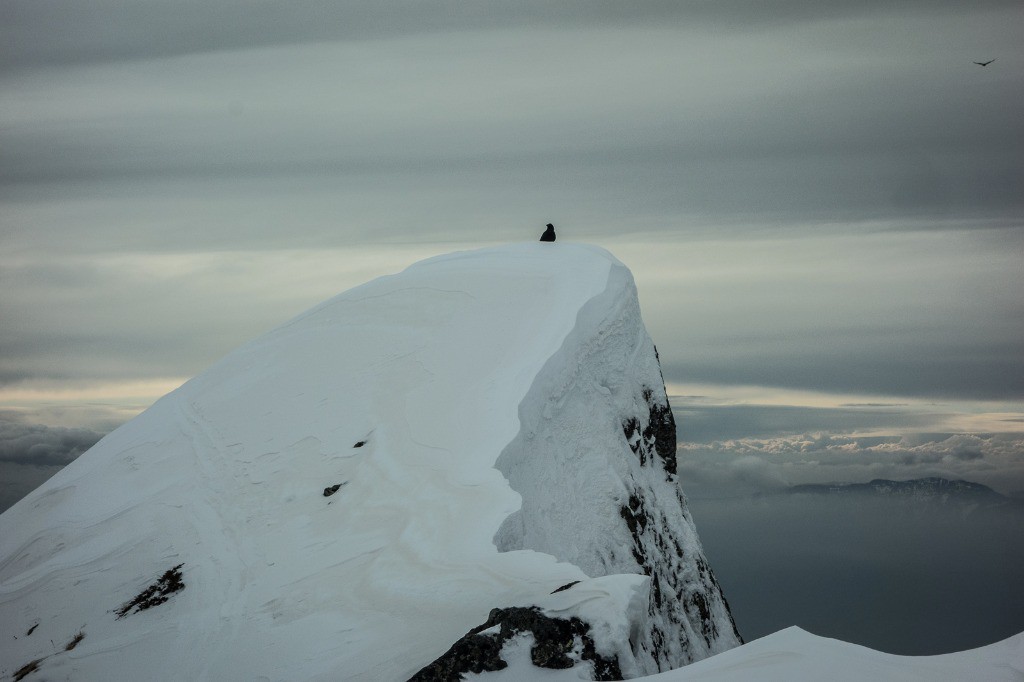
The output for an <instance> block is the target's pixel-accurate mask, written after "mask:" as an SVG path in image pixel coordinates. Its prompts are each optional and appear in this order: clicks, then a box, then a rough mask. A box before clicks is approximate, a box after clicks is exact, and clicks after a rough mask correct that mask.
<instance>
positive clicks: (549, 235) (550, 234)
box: [540, 223, 555, 242]
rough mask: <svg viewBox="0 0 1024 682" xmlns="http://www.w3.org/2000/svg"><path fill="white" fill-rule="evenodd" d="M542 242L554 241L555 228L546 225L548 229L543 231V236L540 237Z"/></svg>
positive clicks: (549, 224)
mask: <svg viewBox="0 0 1024 682" xmlns="http://www.w3.org/2000/svg"><path fill="white" fill-rule="evenodd" d="M540 240H541V241H542V242H553V241H555V226H554V225H552V224H551V223H548V229H546V230H544V234H542V235H541V236H540Z"/></svg>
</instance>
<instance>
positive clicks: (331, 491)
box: [324, 483, 345, 497]
mask: <svg viewBox="0 0 1024 682" xmlns="http://www.w3.org/2000/svg"><path fill="white" fill-rule="evenodd" d="M343 485H345V484H344V483H335V484H334V485H332V486H328V487H326V488H324V497H330V496H331V495H333V494H334V493H336V492H338V490H339V489H340V488H341V486H343Z"/></svg>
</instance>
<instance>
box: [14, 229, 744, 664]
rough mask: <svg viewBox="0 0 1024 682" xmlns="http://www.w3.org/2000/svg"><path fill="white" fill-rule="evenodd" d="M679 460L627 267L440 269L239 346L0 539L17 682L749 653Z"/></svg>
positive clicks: (581, 258)
mask: <svg viewBox="0 0 1024 682" xmlns="http://www.w3.org/2000/svg"><path fill="white" fill-rule="evenodd" d="M670 441H671V442H670ZM674 450H675V443H674V425H673V424H672V423H671V412H670V411H669V410H668V405H667V401H666V399H665V396H664V386H663V383H662V381H661V377H660V373H659V372H658V366H657V360H656V355H655V352H654V348H653V344H651V341H650V339H649V338H648V336H647V334H646V331H645V330H644V328H643V324H642V321H641V320H640V316H639V306H638V305H637V299H636V292H635V288H634V285H633V280H632V276H631V274H630V273H629V271H628V270H627V269H626V268H625V267H624V266H623V265H622V264H621V263H619V262H618V261H617V260H616V259H615V258H614V257H613V256H611V255H610V254H608V253H607V252H606V251H604V250H602V249H599V248H596V247H591V246H583V245H573V244H563V243H559V244H546V243H531V244H520V245H512V246H505V247H499V248H492V249H484V250H480V251H473V252H464V253H455V254H450V255H446V256H441V257H438V258H433V259H430V260H427V261H423V262H421V263H418V264H416V265H413V266H412V267H410V268H408V269H407V270H405V271H404V272H402V273H399V274H397V275H393V276H389V277H383V278H380V279H377V280H374V281H372V282H369V283H367V284H365V285H363V286H360V287H357V288H355V289H352V290H350V291H348V292H346V293H344V294H341V295H340V296H337V297H335V298H333V299H331V300H329V301H327V302H325V303H323V304H321V305H318V306H316V307H314V308H313V309H311V310H310V311H308V312H306V313H304V314H302V315H300V316H298V317H297V318H295V319H293V320H291V321H290V322H287V323H285V324H283V325H282V326H280V327H278V328H277V329H275V330H273V331H271V332H269V333H267V334H265V335H263V336H261V337H259V338H257V339H255V340H254V341H252V342H250V343H248V344H246V345H244V346H242V347H241V348H239V349H238V350H236V351H234V352H233V353H231V354H230V355H228V356H227V357H225V358H224V359H223V360H221V361H220V362H218V363H217V364H215V365H214V366H212V367H211V368H210V369H208V370H207V371H206V372H204V373H202V374H201V375H199V376H197V377H196V378H194V379H192V380H191V381H189V382H188V383H186V384H185V385H184V386H182V387H181V388H179V389H178V390H176V391H174V392H172V393H170V394H168V395H167V396H165V397H164V398H162V399H161V400H159V401H158V402H157V403H156V404H154V405H153V406H152V407H151V408H150V409H149V410H147V411H146V412H144V413H143V414H141V415H139V416H138V417H137V418H135V419H134V420H132V421H131V422H129V423H127V424H125V425H124V426H123V427H121V428H119V429H117V430H116V431H114V432H113V433H111V434H110V435H108V436H107V437H106V438H104V439H103V440H102V441H101V442H100V443H98V444H97V445H96V446H95V447H94V448H92V449H91V450H90V451H89V452H87V453H85V454H84V455H82V456H81V457H80V458H79V459H78V460H76V461H75V462H74V463H73V464H71V465H69V466H68V467H67V468H66V469H64V470H63V471H61V472H60V473H59V474H57V475H56V476H54V477H53V478H52V479H50V480H49V481H47V482H46V483H45V484H44V485H43V486H41V487H40V488H39V489H37V490H36V491H34V492H33V493H32V494H30V495H29V496H27V497H26V498H25V499H23V500H22V501H20V502H19V503H18V504H16V505H15V506H14V507H12V508H11V509H9V510H8V511H7V512H6V513H4V514H3V515H2V516H0V622H2V623H3V625H2V627H3V633H2V635H3V637H2V642H0V654H2V661H3V674H6V675H12V676H16V677H19V678H24V679H33V676H35V677H36V678H37V679H44V678H45V679H48V680H57V679H76V680H93V679H95V680H99V679H104V680H106V679H210V680H212V679H217V680H236V679H237V680H256V679H264V680H296V679H303V680H311V679H324V680H337V679H350V680H375V681H376V680H399V679H408V678H409V677H410V676H411V675H413V674H415V673H417V671H419V670H420V669H421V668H423V667H424V666H427V665H428V664H430V663H431V662H432V661H434V660H435V659H437V658H438V657H439V656H441V655H442V654H444V652H445V651H446V650H447V649H448V648H449V647H450V646H451V645H452V644H453V643H454V642H456V641H458V640H459V639H460V638H461V637H463V636H464V635H465V634H466V633H467V632H468V631H469V630H470V629H472V628H474V627H476V626H479V625H481V624H484V623H485V622H486V621H488V618H489V616H490V615H491V613H492V610H493V609H508V608H512V607H523V608H525V609H536V610H537V612H539V613H542V615H543V616H544V617H545V618H554V619H562V620H563V621H564V622H569V621H571V620H572V619H576V621H579V622H580V623H582V624H583V625H582V626H581V627H583V628H584V630H581V631H580V632H579V633H577V634H574V635H572V636H573V637H576V638H577V639H578V640H579V642H580V646H583V642H584V640H586V641H589V642H590V645H588V646H590V647H591V649H593V650H594V651H596V654H595V655H596V656H599V657H600V658H601V660H604V661H612V662H615V663H616V664H617V665H618V666H619V668H620V669H621V670H622V672H623V673H624V674H630V675H637V674H642V673H645V672H652V671H654V670H657V669H659V668H664V667H667V666H671V665H678V664H681V663H685V662H688V661H689V660H696V659H698V658H700V657H703V656H706V655H708V654H709V653H713V652H715V651H718V650H724V649H727V648H728V647H730V646H732V645H734V644H735V643H737V641H738V637H737V636H736V635H735V631H734V629H733V626H732V622H731V618H730V617H729V615H728V608H727V607H726V606H725V605H724V601H723V600H722V599H721V595H720V592H719V590H718V586H717V584H716V583H715V582H714V578H713V576H712V575H711V574H710V570H709V569H708V567H707V564H706V562H705V561H704V559H703V555H702V552H701V550H700V545H699V542H698V541H697V539H696V535H695V533H694V532H693V528H692V523H691V522H690V520H689V517H688V515H687V514H686V511H685V506H684V504H683V501H682V496H681V493H679V491H678V488H677V486H676V483H675V480H674V476H673V472H674ZM549 495H553V496H556V497H557V498H558V499H557V500H553V501H552V500H550V499H549V500H547V501H546V500H545V499H544V498H545V496H549ZM566 501H574V502H577V501H578V502H580V503H582V504H583V506H582V507H581V506H574V505H572V504H565V502H566ZM548 502H553V503H552V504H548ZM498 545H500V550H501V551H499V546H498ZM570 585H571V586H570ZM574 627H576V626H574ZM574 641H575V640H574ZM567 660H570V661H572V662H573V665H577V666H578V667H579V669H580V671H582V672H584V673H588V671H589V672H590V673H593V670H595V669H596V668H595V666H596V665H597V664H595V663H594V662H593V660H591V661H589V662H588V661H586V660H584V659H583V658H581V655H577V656H575V658H570V659H567Z"/></svg>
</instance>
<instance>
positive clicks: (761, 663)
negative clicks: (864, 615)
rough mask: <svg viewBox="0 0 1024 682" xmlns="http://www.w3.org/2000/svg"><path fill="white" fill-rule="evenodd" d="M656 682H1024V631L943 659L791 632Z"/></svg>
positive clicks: (655, 678) (654, 680) (664, 675)
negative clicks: (891, 652)
mask: <svg viewBox="0 0 1024 682" xmlns="http://www.w3.org/2000/svg"><path fill="white" fill-rule="evenodd" d="M644 679H645V680H650V681H651V682H752V681H754V680H756V681H757V682H798V681H801V680H807V681H811V680H832V681H834V682H864V680H885V681H886V682H945V681H948V682H963V681H964V680H977V681H978V682H981V681H984V682H1003V681H1005V682H1020V680H1024V633H1022V634H1019V635H1015V636H1014V637H1010V638H1009V639H1006V640H1004V641H1002V642H997V643H996V644H991V645H989V646H986V647H981V648H979V649H972V650H970V651H961V652H959V653H955V654H945V655H942V656H894V655H892V654H884V653H881V652H879V651H874V650H873V649H868V648H866V647H862V646H858V645H856V644H849V643H847V642H841V641H838V640H834V639H826V638H824V637H818V636H816V635H812V634H810V633H809V632H805V631H803V630H801V629H800V628H797V627H792V628H787V629H785V630H782V631H780V632H776V633H775V634H773V635H768V636H767V637H764V638H762V639H759V640H757V641H754V642H750V643H749V644H745V645H743V646H741V647H739V648H736V649H733V650H731V651H727V652H725V653H723V654H719V655H717V656H714V657H712V658H709V659H706V660H703V661H700V662H699V663H694V664H693V665H690V666H687V667H685V668H681V669H679V670H673V671H670V672H666V673H662V674H660V675H652V676H650V677H647V678H644Z"/></svg>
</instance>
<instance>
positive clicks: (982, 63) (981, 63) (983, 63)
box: [974, 59, 995, 66]
mask: <svg viewBox="0 0 1024 682" xmlns="http://www.w3.org/2000/svg"><path fill="white" fill-rule="evenodd" d="M994 61H995V60H994V59H990V60H988V61H987V62H974V63H975V64H977V65H978V66H988V65H989V64H991V63H992V62H994Z"/></svg>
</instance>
